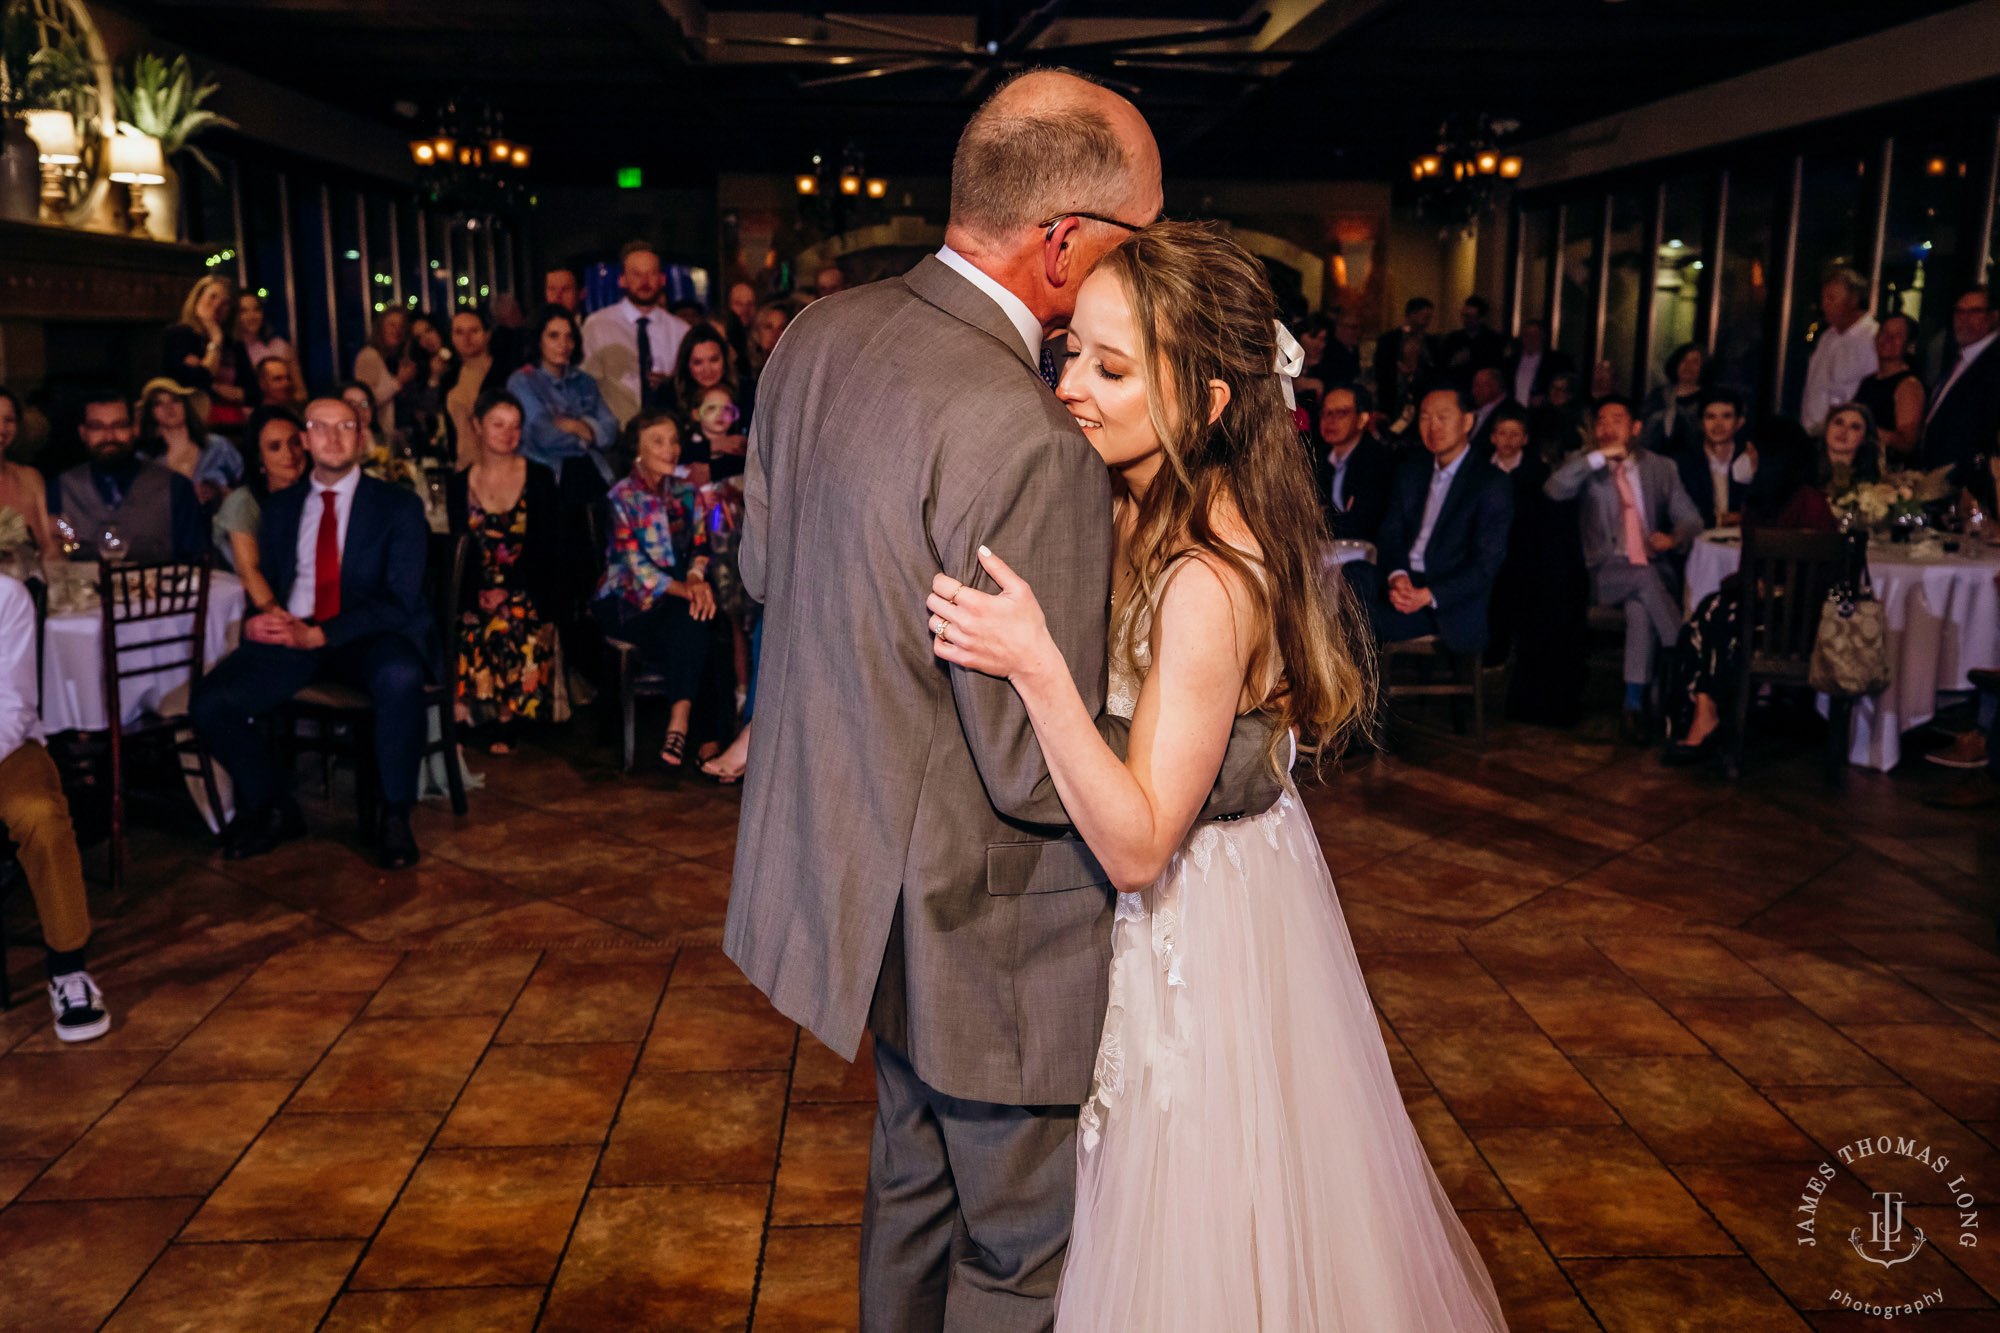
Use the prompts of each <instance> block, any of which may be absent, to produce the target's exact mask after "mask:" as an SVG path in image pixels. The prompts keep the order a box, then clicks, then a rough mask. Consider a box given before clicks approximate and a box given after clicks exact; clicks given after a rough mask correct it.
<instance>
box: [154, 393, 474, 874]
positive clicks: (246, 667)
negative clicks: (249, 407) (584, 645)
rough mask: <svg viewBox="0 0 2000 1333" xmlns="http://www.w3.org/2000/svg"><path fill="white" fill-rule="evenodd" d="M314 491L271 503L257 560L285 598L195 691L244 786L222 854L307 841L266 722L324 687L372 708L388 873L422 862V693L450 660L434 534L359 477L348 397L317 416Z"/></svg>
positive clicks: (278, 495)
mask: <svg viewBox="0 0 2000 1333" xmlns="http://www.w3.org/2000/svg"><path fill="white" fill-rule="evenodd" d="M305 421H306V449H307V450H308V452H309V453H310V454H311V455H312V463H313V466H312V471H311V473H310V474H309V475H308V477H307V479H306V480H305V481H302V482H300V483H297V484H295V485H292V486H289V487H287V488H286V489H284V490H282V491H276V492H273V493H271V494H270V495H269V496H268V498H267V499H266V500H265V502H264V513H263V518H262V522H261V523H260V525H259V529H258V558H259V562H260V567H261V569H262V571H263V574H264V577H265V579H266V580H267V581H268V582H269V584H270V587H271V591H272V593H273V594H274V600H275V602H276V603H277V604H276V605H275V606H273V607H272V608H271V609H269V610H267V611H263V612H261V613H259V614H258V615H255V616H252V617H251V618H250V619H248V620H246V621H245V622H244V625H243V639H244V642H243V645H242V646H241V647H240V648H238V649H237V650H236V651H235V652H232V653H230V654H229V655H228V656H227V657H224V658H223V659H222V660H221V661H219V662H217V663H216V664H215V666H214V668H213V669H212V670H210V671H209V673H208V674H207V675H205V676H203V677H202V678H201V679H200V680H198V681H196V682H195V686H194V693H193V698H192V700H191V701H190V706H189V716H190V717H191V718H192V720H193V722H194V727H195V732H196V734H197V735H199V736H200V737H201V740H202V743H203V744H205V745H206V746H207V747H208V750H209V753H210V754H211V755H213V756H214V757H215V759H216V761H217V762H218V763H220V764H221V765H222V766H223V768H224V769H226V770H227V771H228V773H229V776H230V778H231V779H232V780H233V781H234V783H235V786H236V817H235V818H234V819H233V820H231V821H230V823H229V827H228V828H227V829H225V830H224V832H223V856H224V857H225V858H226V859H231V860H240V859H243V858H245V857H251V856H258V855H262V854H263V853H265V852H268V851H271V850H272V849H273V848H275V847H276V846H277V845H278V844H279V843H281V842H284V841H287V840H289V839H292V838H296V837H300V836H303V834H304V833H305V818H304V816H303V815H302V814H301V813H300V811H299V808H298V804H297V802H295V801H294V800H293V799H292V796H291V793H290V791H289V790H288V787H289V782H288V780H287V775H286V774H284V773H282V772H281V771H280V770H279V769H278V768H277V766H276V765H274V764H273V762H272V758H271V755H270V753H269V751H268V750H267V748H266V746H265V743H264V737H263V734H262V732H261V731H260V729H259V728H258V725H257V719H258V718H259V717H261V716H263V715H264V714H266V713H268V712H270V710H271V709H273V708H275V707H277V706H278V705H279V704H281V703H283V702H284V701H285V700H287V699H289V698H291V697H292V695H293V694H294V693H296V692H297V691H298V690H299V689H300V688H302V687H303V686H305V685H307V684H309V683H311V682H312V681H315V680H322V679H326V680H336V681H339V682H341V683H342V684H345V685H348V686H350V687H352V688H355V689H359V690H361V691H362V692H364V693H365V694H367V696H368V699H369V702H370V704H371V705H373V713H372V718H371V724H372V726H373V729H374V751H375V766H376V773H375V781H376V790H377V792H378V793H379V794H380V797H381V802H382V805H381V816H380V826H379V833H378V844H377V851H378V852H379V854H380V857H381V863H382V865H383V866H384V868H386V869H390V870H401V869H405V868H407V867H409V866H412V865H415V864H416V862H417V857H418V852H417V844H416V840H415V838H413V837H412V836H411V834H410V808H411V806H412V805H413V804H415V802H416V796H417V765H418V759H419V757H420V755H421V753H422V749H423V742H424V736H425V730H426V718H425V714H426V711H427V710H426V707H425V703H424V683H425V681H426V680H427V679H432V678H435V676H436V674H437V670H438V666H439V663H440V661H441V658H440V654H439V645H438V637H437V622H436V620H435V618H434V617H433V615H432V613H431V609H430V607H429V606H428V605H427V604H426V602H425V599H424V566H425V562H426V560H427V549H426V548H427V545H428V539H429V535H430V534H429V529H428V527H427V525H426V524H425V522H424V507H423V503H422V502H421V501H420V500H418V499H417V497H416V496H414V495H411V494H408V493H407V492H405V491H402V490H400V489H399V488H397V487H395V486H391V485H389V484H387V483H385V482H381V481H378V480H376V479H375V478H373V477H368V476H364V475H362V472H361V456H362V453H363V448H364V446H363V443H362V431H361V420H360V418H359V416H358V415H357V414H356V413H355V411H354V408H353V407H352V406H351V405H350V404H349V403H347V402H346V401H345V400H343V399H339V398H315V399H314V400H313V401H312V402H310V403H308V404H307V405H306V412H305Z"/></svg>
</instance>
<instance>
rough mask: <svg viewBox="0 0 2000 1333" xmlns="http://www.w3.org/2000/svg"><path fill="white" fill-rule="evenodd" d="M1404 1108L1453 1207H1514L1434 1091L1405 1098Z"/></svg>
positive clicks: (1477, 1151)
mask: <svg viewBox="0 0 2000 1333" xmlns="http://www.w3.org/2000/svg"><path fill="white" fill-rule="evenodd" d="M1403 1106H1404V1109H1406V1110H1407V1111H1409V1113H1410V1122H1411V1123H1412V1124H1414V1125H1415V1126H1416V1129H1417V1137H1418V1138H1420V1139H1422V1140H1423V1144H1424V1154H1425V1155H1426V1156H1427V1157H1429V1158H1430V1159H1431V1169H1432V1170H1433V1171H1435V1172H1436V1173H1437V1178H1438V1183H1439V1184H1441V1185H1443V1186H1444V1192H1445V1193H1446V1194H1447V1195H1448V1196H1450V1198H1451V1203H1452V1206H1453V1207H1454V1208H1512V1207H1513V1206H1514V1201H1513V1200H1512V1199H1509V1198H1508V1197H1507V1191H1505V1190H1503V1189H1501V1188H1500V1182H1499V1180H1498V1179H1497V1178H1496V1177H1495V1176H1494V1174H1493V1172H1492V1171H1491V1170H1490V1169H1489V1168H1488V1167H1487V1165H1486V1162H1485V1160H1484V1159H1483V1158H1481V1157H1480V1155H1479V1150H1478V1149H1477V1148H1475V1147H1473V1146H1472V1140H1471V1139H1469V1138H1467V1137H1466V1136H1465V1131H1464V1130H1463V1129H1461V1128H1459V1124H1458V1122H1457V1121H1456V1120H1454V1119H1452V1118H1451V1112H1450V1111H1448V1110H1446V1109H1445V1105H1444V1103H1443V1102H1442V1101H1441V1100H1439V1098H1438V1095H1437V1094H1436V1093H1435V1092H1431V1091H1429V1090H1425V1091H1423V1092H1421V1093H1418V1094H1416V1095H1415V1096H1406V1097H1404V1098H1403Z"/></svg>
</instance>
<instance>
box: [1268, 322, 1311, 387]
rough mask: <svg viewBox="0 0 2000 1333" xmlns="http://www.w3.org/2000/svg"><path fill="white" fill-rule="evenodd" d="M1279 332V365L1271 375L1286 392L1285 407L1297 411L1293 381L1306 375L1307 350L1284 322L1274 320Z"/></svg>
mask: <svg viewBox="0 0 2000 1333" xmlns="http://www.w3.org/2000/svg"><path fill="white" fill-rule="evenodd" d="M1271 323H1272V324H1273V325H1275V326H1276V328H1277V330H1278V363H1277V364H1276V365H1275V366H1272V367H1271V373H1272V374H1274V375H1276V376H1277V377H1278V387H1279V388H1281V389H1283V390H1284V391H1285V406H1286V407H1289V408H1293V409H1296V408H1297V407H1298V403H1297V402H1295V401H1294V400H1293V398H1292V381H1293V380H1295V379H1297V378H1298V377H1299V376H1300V375H1301V374H1303V373H1304V371H1305V368H1306V349H1305V348H1303V347H1301V346H1299V340H1298V339H1297V338H1294V337H1293V336H1292V331H1291V330H1290V329H1288V328H1286V327H1285V324H1284V321H1283V320H1275V319H1274V320H1272V321H1271Z"/></svg>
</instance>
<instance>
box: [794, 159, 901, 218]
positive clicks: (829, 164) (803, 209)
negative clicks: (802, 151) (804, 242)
mask: <svg viewBox="0 0 2000 1333" xmlns="http://www.w3.org/2000/svg"><path fill="white" fill-rule="evenodd" d="M867 165H868V164H867V160H866V159H865V158H863V157H862V155H861V150H860V149H858V148H856V147H855V146H854V145H853V144H849V145H847V147H845V148H843V149H842V150H841V151H840V153H839V155H838V156H835V155H833V154H829V153H814V154H813V155H812V166H811V169H810V170H807V171H801V172H799V173H798V174H797V175H795V176H793V177H792V188H793V189H795V190H796V191H798V196H799V221H800V223H801V224H802V225H805V226H807V227H817V228H819V229H820V230H822V231H823V232H825V233H826V234H829V235H831V234H835V233H838V232H843V231H846V230H847V229H848V228H849V227H850V226H852V225H854V224H855V223H857V222H860V221H862V220H863V219H864V217H866V216H867V215H869V214H871V213H879V211H880V210H881V209H882V208H884V207H886V204H885V203H884V201H885V200H887V199H888V197H889V182H888V180H887V179H886V178H884V177H881V176H870V175H869V174H868V170H867Z"/></svg>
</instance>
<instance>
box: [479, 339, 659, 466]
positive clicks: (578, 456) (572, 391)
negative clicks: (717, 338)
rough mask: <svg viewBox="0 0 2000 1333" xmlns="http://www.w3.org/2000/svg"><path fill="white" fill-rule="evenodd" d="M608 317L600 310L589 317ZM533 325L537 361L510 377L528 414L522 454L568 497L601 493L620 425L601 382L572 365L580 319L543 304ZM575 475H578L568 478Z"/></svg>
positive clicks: (511, 388) (510, 386) (510, 387)
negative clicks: (548, 472) (550, 475)
mask: <svg viewBox="0 0 2000 1333" xmlns="http://www.w3.org/2000/svg"><path fill="white" fill-rule="evenodd" d="M617 309H618V307H617V306H609V307H606V310H610V311H615V310H617ZM605 313H606V311H605V310H600V311H598V312H597V315H593V316H591V318H592V319H596V318H597V317H598V316H600V315H603V314H605ZM529 327H530V328H531V329H533V330H534V335H535V346H536V349H537V353H538V354H537V356H536V359H535V363H534V364H532V365H527V366H523V367H521V368H520V369H519V370H517V371H515V372H514V373H513V374H512V375H510V376H508V377H507V392H509V393H511V394H513V395H514V397H515V398H516V399H517V400H519V402H520V404H521V407H522V411H523V414H524V415H523V420H522V423H521V434H522V439H521V453H522V455H523V456H524V457H525V458H527V459H528V461H530V462H533V463H540V464H541V465H542V466H543V467H546V468H548V469H550V470H551V471H553V472H554V473H555V474H556V478H557V480H558V481H560V482H561V483H562V486H563V493H564V494H565V495H571V494H574V495H577V496H584V495H586V493H588V492H591V491H593V490H594V492H595V494H597V495H602V494H603V493H604V489H605V488H606V487H608V486H609V485H610V484H611V483H612V481H613V480H614V478H615V476H616V474H615V472H614V471H613V470H612V465H611V446H612V444H613V442H614V441H615V440H616V439H617V436H618V423H617V421H616V420H615V419H614V417H613V414H612V410H611V407H610V405H609V404H607V403H606V402H605V400H604V397H603V395H602V394H601V393H599V391H598V383H597V380H596V379H595V378H594V377H593V376H591V375H589V374H587V373H586V372H584V371H582V370H579V369H577V367H576V365H575V364H574V358H575V356H576V351H577V348H578V346H579V345H580V342H581V339H580V338H579V336H578V330H577V326H576V316H574V315H572V314H570V313H569V311H567V310H564V309H563V308H562V307H561V306H554V305H551V306H544V307H542V310H541V312H540V313H539V314H537V315H536V316H535V318H534V319H533V320H532V321H531V322H530V324H529ZM676 336H677V337H678V335H676ZM572 472H574V473H576V476H575V477H570V476H569V475H567V474H569V473H572Z"/></svg>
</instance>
